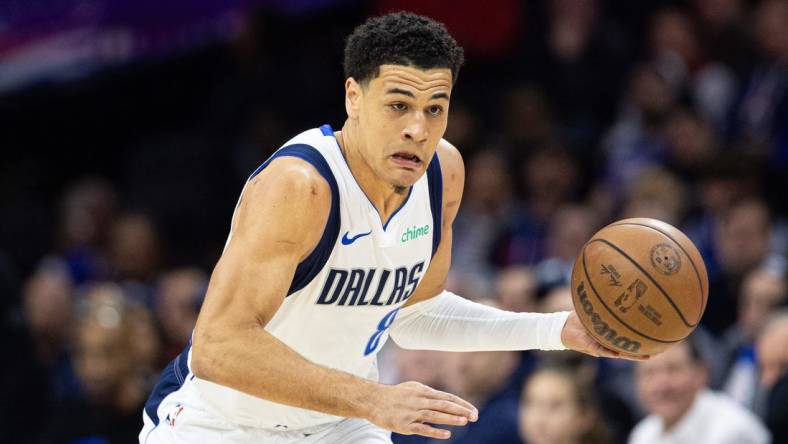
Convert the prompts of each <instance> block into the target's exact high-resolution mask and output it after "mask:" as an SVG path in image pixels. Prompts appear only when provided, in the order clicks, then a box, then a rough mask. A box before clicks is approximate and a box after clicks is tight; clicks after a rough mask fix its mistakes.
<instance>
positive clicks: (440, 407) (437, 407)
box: [424, 399, 474, 419]
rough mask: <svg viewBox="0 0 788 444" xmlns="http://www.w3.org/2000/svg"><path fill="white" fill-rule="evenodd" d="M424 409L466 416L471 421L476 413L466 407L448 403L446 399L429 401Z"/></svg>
mask: <svg viewBox="0 0 788 444" xmlns="http://www.w3.org/2000/svg"><path fill="white" fill-rule="evenodd" d="M424 409H425V410H434V411H436V412H443V413H448V414H451V415H456V416H464V417H465V418H469V419H470V417H471V416H472V415H473V413H474V410H471V409H469V408H468V407H466V406H464V405H460V404H457V403H455V402H452V401H447V400H445V399H428V400H427V403H426V406H425V408H424Z"/></svg>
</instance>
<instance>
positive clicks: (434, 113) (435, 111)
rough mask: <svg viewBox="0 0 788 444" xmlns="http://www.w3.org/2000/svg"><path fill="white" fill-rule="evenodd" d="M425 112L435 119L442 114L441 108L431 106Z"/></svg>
mask: <svg viewBox="0 0 788 444" xmlns="http://www.w3.org/2000/svg"><path fill="white" fill-rule="evenodd" d="M427 112H429V113H430V114H431V115H432V116H434V117H437V116H440V115H441V113H443V107H442V106H439V105H433V106H431V107H429V108H427Z"/></svg>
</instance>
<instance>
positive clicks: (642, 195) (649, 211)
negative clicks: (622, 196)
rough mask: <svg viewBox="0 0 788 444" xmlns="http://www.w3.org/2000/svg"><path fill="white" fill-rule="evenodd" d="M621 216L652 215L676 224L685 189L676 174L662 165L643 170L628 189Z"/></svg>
mask: <svg viewBox="0 0 788 444" xmlns="http://www.w3.org/2000/svg"><path fill="white" fill-rule="evenodd" d="M626 194H627V196H626V202H625V203H624V208H623V210H622V218H630V217H651V218H654V219H659V220H661V221H663V222H667V223H669V224H671V225H678V224H679V222H680V221H681V218H682V216H683V215H684V206H685V200H686V190H685V189H684V187H683V185H682V183H681V182H680V181H679V179H678V177H676V176H675V175H674V174H672V173H670V172H668V171H667V170H664V169H661V168H653V169H647V170H644V171H643V172H642V173H641V174H640V176H639V177H638V178H636V179H634V180H633V181H632V185H631V186H630V187H629V188H628V189H627V192H626Z"/></svg>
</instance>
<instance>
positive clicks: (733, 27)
mask: <svg viewBox="0 0 788 444" xmlns="http://www.w3.org/2000/svg"><path fill="white" fill-rule="evenodd" d="M692 3H693V6H694V11H695V18H696V19H697V21H698V32H699V35H700V38H701V41H702V43H703V47H704V49H706V51H707V53H708V54H709V56H710V57H711V58H712V60H719V61H720V62H722V63H724V64H725V65H726V66H729V67H730V68H732V69H733V71H734V72H735V73H736V74H737V75H739V76H741V75H743V74H745V73H746V71H747V70H748V69H749V67H750V66H751V65H752V58H753V57H752V55H753V42H752V38H751V37H750V33H749V30H748V26H747V22H746V14H745V5H744V3H745V2H744V1H742V0H694V1H693V2H692Z"/></svg>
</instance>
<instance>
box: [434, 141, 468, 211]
mask: <svg viewBox="0 0 788 444" xmlns="http://www.w3.org/2000/svg"><path fill="white" fill-rule="evenodd" d="M435 154H436V155H437V156H438V161H439V162H440V165H441V176H442V177H443V193H444V196H446V198H445V199H444V200H446V201H447V202H454V201H459V199H460V198H461V197H462V187H463V184H464V183H465V164H464V163H463V160H462V155H461V154H460V150H458V149H457V147H455V146H454V145H452V144H451V143H450V142H449V141H448V140H446V139H441V140H440V142H438V147H437V148H436V150H435Z"/></svg>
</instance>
